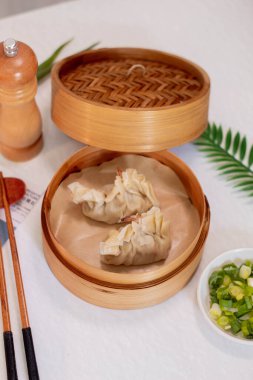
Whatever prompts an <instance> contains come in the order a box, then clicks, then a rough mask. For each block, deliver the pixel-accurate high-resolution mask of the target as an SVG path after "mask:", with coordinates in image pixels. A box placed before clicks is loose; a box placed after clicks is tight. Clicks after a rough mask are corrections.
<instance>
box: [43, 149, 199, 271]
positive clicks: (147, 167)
mask: <svg viewBox="0 0 253 380" xmlns="http://www.w3.org/2000/svg"><path fill="white" fill-rule="evenodd" d="M118 167H120V168H122V169H123V170H124V169H126V168H129V167H131V168H135V169H137V171H139V172H140V173H143V174H144V175H145V176H146V178H147V179H148V180H149V181H150V182H151V183H152V184H153V187H154V190H155V193H156V195H157V197H158V199H159V201H160V207H161V210H162V212H163V213H164V215H165V217H166V218H167V219H169V220H170V222H171V238H172V246H171V249H170V251H169V255H168V258H167V259H166V260H164V261H160V262H158V263H154V264H149V265H143V266H130V267H126V266H112V265H111V266H109V265H105V264H102V263H101V262H100V255H99V242H100V241H102V240H104V239H105V238H106V236H107V233H108V231H109V230H110V229H112V228H119V227H120V226H119V225H106V224H104V223H100V222H96V221H93V220H91V219H89V218H87V217H85V216H84V215H83V214H82V212H81V207H80V205H75V204H74V203H73V202H72V200H71V193H70V191H69V189H68V188H67V185H68V184H69V183H71V182H73V181H79V182H80V183H82V184H84V185H86V186H89V187H91V188H98V189H99V188H101V187H103V186H108V184H112V183H113V182H114V179H115V173H116V169H117V168H118ZM50 225H51V229H52V232H53V234H54V235H55V237H56V239H57V241H58V242H59V243H60V244H61V245H62V246H63V247H64V249H65V250H67V251H68V252H69V253H70V254H71V255H73V256H74V257H76V258H78V259H80V260H82V261H84V262H85V263H86V264H88V265H91V266H93V267H95V268H97V269H100V270H103V271H107V272H114V273H122V274H123V273H124V274H131V273H135V274H138V273H140V274H141V273H145V272H150V271H154V270H155V269H158V268H161V266H163V265H166V264H168V263H169V262H170V261H172V260H174V259H176V258H177V257H178V256H180V254H181V253H182V252H183V251H184V250H185V249H187V247H188V246H189V245H190V244H191V243H192V242H193V240H194V239H195V238H196V236H197V234H198V233H199V228H200V219H199V214H198V212H197V210H196V208H195V207H194V206H193V205H192V203H191V201H190V199H189V197H188V194H187V192H186V190H185V188H184V186H183V184H182V182H181V181H180V179H179V178H178V176H177V175H176V173H175V172H174V171H173V170H171V169H170V168H169V167H167V166H166V165H163V164H161V163H159V162H158V161H156V160H154V159H152V158H148V157H143V156H139V155H131V154H126V155H123V156H120V157H117V158H115V159H113V160H112V161H108V162H104V163H103V164H101V165H100V166H95V167H90V168H85V169H83V170H82V171H81V172H78V173H73V174H70V175H69V176H68V177H67V178H66V179H65V180H64V181H63V182H62V183H61V184H60V186H59V187H58V189H57V190H56V192H55V195H54V197H53V200H52V204H51V211H50Z"/></svg>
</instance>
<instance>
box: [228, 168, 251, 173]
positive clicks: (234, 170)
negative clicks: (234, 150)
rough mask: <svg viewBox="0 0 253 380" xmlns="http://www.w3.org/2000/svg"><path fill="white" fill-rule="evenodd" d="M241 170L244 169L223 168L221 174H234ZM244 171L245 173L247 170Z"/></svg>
mask: <svg viewBox="0 0 253 380" xmlns="http://www.w3.org/2000/svg"><path fill="white" fill-rule="evenodd" d="M243 172H245V169H244V168H240V167H238V169H231V170H225V171H224V172H223V174H236V173H238V174H239V173H243ZM246 173H247V170H246Z"/></svg>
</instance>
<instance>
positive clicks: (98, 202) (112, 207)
mask: <svg viewBox="0 0 253 380" xmlns="http://www.w3.org/2000/svg"><path fill="white" fill-rule="evenodd" d="M68 188H69V189H70V190H71V192H72V196H73V202H74V203H76V204H81V205H82V212H83V214H84V215H86V216H88V217H89V218H91V219H94V220H97V221H101V222H105V223H108V224H114V223H120V222H121V221H122V220H123V219H124V218H125V217H127V216H131V215H134V214H136V213H142V212H145V211H147V210H149V209H150V208H151V207H152V206H159V202H158V200H157V198H156V195H155V193H154V190H153V187H152V185H151V183H150V182H149V181H147V180H146V178H145V176H144V175H143V174H140V173H138V172H137V170H135V169H130V168H129V169H126V170H125V171H120V170H118V174H117V175H116V178H115V181H114V185H113V188H112V189H111V191H109V192H106V191H103V190H102V191H101V190H96V189H90V188H88V187H85V186H83V185H81V184H80V183H79V182H73V183H71V184H70V185H68Z"/></svg>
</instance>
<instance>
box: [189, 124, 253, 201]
mask: <svg viewBox="0 0 253 380" xmlns="http://www.w3.org/2000/svg"><path fill="white" fill-rule="evenodd" d="M224 136H225V137H224ZM195 145H196V146H197V148H198V150H199V151H200V152H203V153H204V154H205V155H206V157H207V158H208V160H209V161H210V162H211V163H213V164H214V165H215V167H216V169H217V171H218V173H219V175H220V176H223V177H225V178H226V180H227V181H228V182H229V183H231V184H233V187H234V188H236V189H237V190H240V191H243V192H244V193H245V194H247V195H248V196H249V197H253V170H252V169H251V166H252V165H253V145H252V146H251V148H250V151H249V153H248V155H247V145H248V144H247V138H246V136H244V137H241V135H240V132H237V133H236V134H235V135H234V136H233V133H232V131H231V129H229V130H228V131H227V132H226V133H224V131H223V128H222V126H221V125H220V126H219V127H217V125H216V124H215V123H213V124H208V127H207V129H206V130H205V132H204V133H203V134H202V135H201V136H200V137H199V138H198V139H197V140H196V141H195ZM246 156H247V157H248V159H247V163H248V165H246V164H245V163H244V160H245V158H246Z"/></svg>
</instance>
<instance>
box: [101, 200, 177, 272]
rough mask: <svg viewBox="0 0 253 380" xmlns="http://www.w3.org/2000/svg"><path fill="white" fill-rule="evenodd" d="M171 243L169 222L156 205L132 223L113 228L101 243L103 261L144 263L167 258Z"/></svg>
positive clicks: (128, 263) (111, 262) (110, 262)
mask: <svg viewBox="0 0 253 380" xmlns="http://www.w3.org/2000/svg"><path fill="white" fill-rule="evenodd" d="M170 244H171V239H170V232H169V222H168V221H166V220H164V217H163V214H162V213H161V211H160V209H159V208H157V207H153V208H152V209H151V210H149V211H148V212H147V213H145V214H142V215H141V216H140V217H137V218H136V220H135V221H134V220H133V221H132V222H131V224H128V225H126V226H125V227H123V228H120V229H119V230H112V231H110V233H109V236H108V238H107V239H106V240H105V241H104V242H102V243H100V255H101V261H102V262H103V263H105V264H112V265H122V264H123V265H142V264H150V263H154V262H156V261H160V260H164V259H166V257H167V256H168V253H169V248H170Z"/></svg>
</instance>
